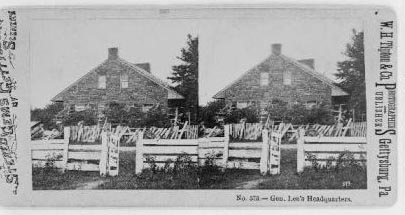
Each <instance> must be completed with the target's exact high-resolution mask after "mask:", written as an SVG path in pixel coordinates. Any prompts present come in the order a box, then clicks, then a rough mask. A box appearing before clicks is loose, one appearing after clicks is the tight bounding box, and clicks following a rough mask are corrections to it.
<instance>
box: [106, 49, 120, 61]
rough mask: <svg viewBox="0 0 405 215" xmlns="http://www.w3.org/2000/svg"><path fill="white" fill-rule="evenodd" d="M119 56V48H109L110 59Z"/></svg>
mask: <svg viewBox="0 0 405 215" xmlns="http://www.w3.org/2000/svg"><path fill="white" fill-rule="evenodd" d="M117 58H118V48H116V47H114V48H109V49H108V59H111V60H113V59H117Z"/></svg>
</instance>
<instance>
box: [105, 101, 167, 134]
mask: <svg viewBox="0 0 405 215" xmlns="http://www.w3.org/2000/svg"><path fill="white" fill-rule="evenodd" d="M104 115H105V117H106V118H107V120H108V121H109V122H111V123H113V124H120V125H128V126H130V127H136V128H137V127H150V126H156V127H161V128H162V127H169V126H170V120H169V117H168V116H167V114H166V113H165V112H164V111H163V109H162V108H161V106H157V107H154V108H152V109H150V110H149V111H148V112H146V113H144V112H142V111H141V110H139V109H138V108H127V106H126V105H125V104H120V103H115V102H111V103H109V104H108V105H107V108H106V110H105V111H104Z"/></svg>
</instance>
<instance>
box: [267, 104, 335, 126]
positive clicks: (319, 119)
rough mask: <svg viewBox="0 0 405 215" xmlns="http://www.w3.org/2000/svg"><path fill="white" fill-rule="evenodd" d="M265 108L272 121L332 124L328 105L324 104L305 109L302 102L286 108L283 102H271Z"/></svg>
mask: <svg viewBox="0 0 405 215" xmlns="http://www.w3.org/2000/svg"><path fill="white" fill-rule="evenodd" d="M265 110H266V111H267V112H268V113H269V114H270V119H272V120H274V121H283V122H286V123H292V124H308V123H310V124H314V123H318V124H322V125H328V124H333V123H334V119H333V116H332V113H331V111H330V110H329V107H328V106H326V105H324V104H319V105H316V106H315V107H313V108H311V109H306V107H305V105H304V104H302V103H298V104H294V105H293V106H292V107H290V108H287V106H285V105H283V104H273V105H272V106H268V107H266V108H265Z"/></svg>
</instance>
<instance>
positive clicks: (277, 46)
mask: <svg viewBox="0 0 405 215" xmlns="http://www.w3.org/2000/svg"><path fill="white" fill-rule="evenodd" d="M196 23H197V22H195V21H194V22H192V21H181V22H173V21H157V20H142V21H127V22H124V23H121V24H120V25H118V23H117V22H116V21H108V20H106V21H103V20H98V21H88V22H83V23H81V22H79V23H78V22H72V21H65V22H64V24H63V25H61V22H60V21H57V22H56V21H43V22H40V23H38V24H37V25H36V26H35V29H37V30H35V31H34V32H33V34H32V37H31V38H32V41H35V44H33V47H32V55H31V56H32V58H33V62H32V69H33V73H32V76H31V80H32V82H31V83H32V85H31V89H32V91H31V98H32V99H33V100H32V103H31V104H32V109H31V123H32V124H31V138H32V162H33V171H32V177H33V189H35V190H36V189H39V190H47V189H51V190H52V189H366V188H367V159H366V154H367V152H366V150H365V144H367V141H366V138H365V136H366V127H367V123H366V97H365V96H366V93H365V90H366V89H365V68H364V41H363V40H364V36H363V34H364V33H363V28H362V22H361V21H358V20H353V19H342V20H336V19H329V20H328V19H322V20H321V19H311V20H305V19H304V20H300V21H297V20H288V19H280V20H274V21H269V20H260V19H259V20H258V19H247V20H243V21H241V20H236V21H234V20H225V21H221V22H218V21H215V20H212V21H211V20H208V21H201V22H199V26H200V28H199V31H198V32H195V31H196V27H195V26H196ZM264 26H265V27H264ZM285 26H288V28H285ZM105 29H113V31H112V30H111V31H107V32H105ZM274 29H278V30H277V31H276V32H274ZM193 30H194V32H193ZM319 31H322V34H319ZM68 32H75V35H74V36H72V37H71V38H67V39H66V40H65V41H64V43H60V40H59V39H57V38H60V37H62V35H67V33H68ZM117 33H118V34H117ZM193 35H194V36H193ZM198 35H201V37H202V38H203V40H202V41H200V43H199V38H198ZM79 38H80V40H78V39H79ZM91 38H97V39H95V40H92V39H91ZM253 38H254V40H253ZM247 41H249V42H247ZM314 41H317V42H316V43H315V42H314ZM275 42H278V43H275ZM110 44H116V47H108V45H110ZM199 46H201V55H200V53H199ZM107 47H108V48H107ZM61 50H62V51H61ZM212 53H214V54H212ZM199 57H200V58H199ZM300 57H301V58H300ZM103 58H104V59H103ZM263 59H264V60H263ZM200 61H201V64H199V62H200ZM92 67H93V68H92ZM199 68H201V76H200V79H198V78H199V76H198V72H199ZM44 83H49V84H46V85H44ZM198 90H200V92H201V93H200V94H198ZM209 97H211V98H209ZM199 101H200V104H199Z"/></svg>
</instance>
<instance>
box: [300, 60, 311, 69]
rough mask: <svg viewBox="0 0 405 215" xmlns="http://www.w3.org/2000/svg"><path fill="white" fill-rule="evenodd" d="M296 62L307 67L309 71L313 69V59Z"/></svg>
mask: <svg viewBox="0 0 405 215" xmlns="http://www.w3.org/2000/svg"><path fill="white" fill-rule="evenodd" d="M298 62H300V63H302V64H305V65H307V66H309V67H310V68H311V69H315V60H314V59H313V58H309V59H302V60H298Z"/></svg>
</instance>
